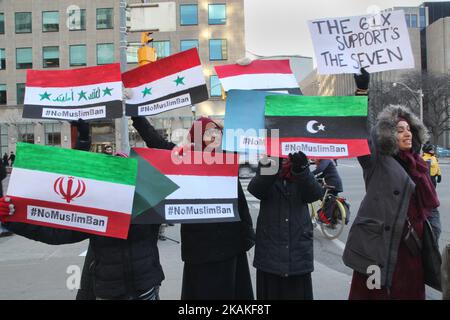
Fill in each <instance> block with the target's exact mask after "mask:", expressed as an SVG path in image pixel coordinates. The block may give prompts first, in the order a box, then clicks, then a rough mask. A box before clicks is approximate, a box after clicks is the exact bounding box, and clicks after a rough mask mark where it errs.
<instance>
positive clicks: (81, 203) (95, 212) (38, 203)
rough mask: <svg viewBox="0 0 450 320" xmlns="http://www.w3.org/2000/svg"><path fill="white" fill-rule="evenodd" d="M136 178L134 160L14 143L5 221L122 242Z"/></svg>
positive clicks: (124, 236) (131, 205)
mask: <svg viewBox="0 0 450 320" xmlns="http://www.w3.org/2000/svg"><path fill="white" fill-rule="evenodd" d="M136 175H137V161H136V159H128V158H121V157H112V156H108V155H104V154H97V153H91V152H84V151H78V150H71V149H62V148H55V147H48V146H39V145H33V144H27V143H18V144H17V157H16V161H15V162H14V168H13V170H12V173H11V177H10V180H9V185H8V192H7V195H8V196H9V197H11V198H12V201H13V203H14V204H15V207H16V212H15V214H14V215H13V216H11V217H8V218H7V219H8V220H7V221H15V222H24V223H29V224H35V225H41V226H48V227H53V228H60V229H69V230H76V231H81V232H86V233H91V234H96V235H101V236H107V237H115V238H121V239H126V238H127V236H128V229H129V225H130V221H131V212H132V207H133V197H134V192H135V183H136Z"/></svg>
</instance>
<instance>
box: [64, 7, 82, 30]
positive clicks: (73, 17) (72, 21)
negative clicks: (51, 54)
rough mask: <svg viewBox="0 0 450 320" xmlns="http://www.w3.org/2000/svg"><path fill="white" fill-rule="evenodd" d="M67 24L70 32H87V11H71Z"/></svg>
mask: <svg viewBox="0 0 450 320" xmlns="http://www.w3.org/2000/svg"><path fill="white" fill-rule="evenodd" d="M67 24H68V27H69V30H70V31H76V30H86V9H79V10H78V9H77V10H70V11H69V19H68V23H67Z"/></svg>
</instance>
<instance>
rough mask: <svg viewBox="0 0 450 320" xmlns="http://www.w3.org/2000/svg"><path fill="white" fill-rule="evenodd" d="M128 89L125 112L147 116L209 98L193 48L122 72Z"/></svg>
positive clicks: (131, 114)
mask: <svg viewBox="0 0 450 320" xmlns="http://www.w3.org/2000/svg"><path fill="white" fill-rule="evenodd" d="M122 79H123V84H124V86H125V87H126V88H129V89H130V90H131V98H130V99H128V100H127V102H126V103H127V111H126V114H127V116H132V117H133V116H134V117H135V116H151V115H155V114H158V113H162V112H165V111H169V110H173V109H178V108H182V107H187V106H191V105H193V104H196V103H200V102H203V101H206V100H208V99H209V96H208V89H207V87H206V82H205V77H204V76H203V69H202V66H201V62H200V58H199V56H198V52H197V48H193V49H190V50H187V51H183V52H180V53H177V54H174V55H171V56H169V57H167V58H164V59H161V60H158V61H156V62H153V63H149V64H146V65H144V66H141V67H138V68H135V69H133V70H130V71H127V72H125V73H123V74H122Z"/></svg>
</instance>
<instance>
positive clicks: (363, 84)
mask: <svg viewBox="0 0 450 320" xmlns="http://www.w3.org/2000/svg"><path fill="white" fill-rule="evenodd" d="M354 78H355V84H356V88H358V90H361V91H367V90H368V89H369V83H370V73H368V72H367V71H366V69H364V68H361V74H355V75H354Z"/></svg>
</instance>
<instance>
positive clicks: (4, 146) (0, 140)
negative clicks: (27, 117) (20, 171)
mask: <svg viewBox="0 0 450 320" xmlns="http://www.w3.org/2000/svg"><path fill="white" fill-rule="evenodd" d="M5 153H7V154H9V152H8V126H6V125H4V124H0V154H1V157H2V158H3V155H4V154H5Z"/></svg>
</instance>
